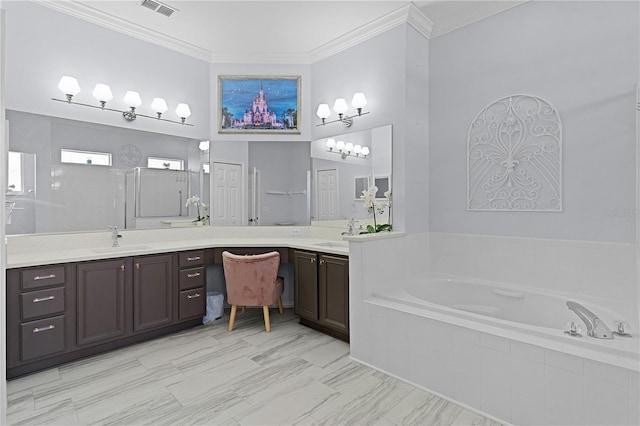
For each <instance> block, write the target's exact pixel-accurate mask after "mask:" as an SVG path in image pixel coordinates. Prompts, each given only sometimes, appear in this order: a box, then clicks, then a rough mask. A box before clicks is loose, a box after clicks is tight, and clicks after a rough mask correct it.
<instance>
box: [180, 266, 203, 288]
mask: <svg viewBox="0 0 640 426" xmlns="http://www.w3.org/2000/svg"><path fill="white" fill-rule="evenodd" d="M204 286H205V278H204V266H201V267H199V268H189V269H182V270H181V271H180V290H187V289H190V288H195V287H204Z"/></svg>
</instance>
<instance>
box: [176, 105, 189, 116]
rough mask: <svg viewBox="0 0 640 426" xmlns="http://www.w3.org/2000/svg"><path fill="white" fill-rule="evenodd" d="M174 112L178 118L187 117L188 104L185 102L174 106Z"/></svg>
mask: <svg viewBox="0 0 640 426" xmlns="http://www.w3.org/2000/svg"><path fill="white" fill-rule="evenodd" d="M176 114H178V117H180V118H188V117H189V116H190V115H191V110H190V109H189V105H187V104H178V107H177V108H176Z"/></svg>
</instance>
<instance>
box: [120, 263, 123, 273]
mask: <svg viewBox="0 0 640 426" xmlns="http://www.w3.org/2000/svg"><path fill="white" fill-rule="evenodd" d="M120 270H121V271H124V263H123V264H122V265H120Z"/></svg>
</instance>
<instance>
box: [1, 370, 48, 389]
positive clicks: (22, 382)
mask: <svg viewBox="0 0 640 426" xmlns="http://www.w3.org/2000/svg"><path fill="white" fill-rule="evenodd" d="M56 380H60V370H58V368H50V369H48V370H44V371H39V372H37V373H33V374H30V375H28V376H24V377H19V378H17V379H13V380H9V381H8V382H7V394H9V395H11V394H12V393H15V392H21V391H23V390H25V389H32V388H33V387H35V386H40V385H44V384H46V383H50V382H55V381H56Z"/></svg>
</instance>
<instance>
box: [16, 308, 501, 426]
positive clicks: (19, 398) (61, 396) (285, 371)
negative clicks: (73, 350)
mask: <svg viewBox="0 0 640 426" xmlns="http://www.w3.org/2000/svg"><path fill="white" fill-rule="evenodd" d="M271 318H272V329H271V333H269V334H267V333H265V332H264V329H263V323H262V311H261V310H260V309H248V310H247V313H246V314H244V315H241V314H239V315H238V319H237V322H236V328H235V329H234V331H233V332H231V333H229V332H227V321H228V318H226V317H225V318H224V319H222V320H218V321H216V322H215V323H213V324H210V325H207V326H202V327H197V328H194V329H190V330H186V331H183V332H180V333H177V334H173V335H170V336H166V337H162V338H159V339H155V340H153V341H149V342H145V343H141V344H137V345H133V346H129V347H127V348H123V349H119V350H116V351H113V352H110V353H107V354H102V355H98V356H94V357H91V358H88V359H84V360H80V361H77V362H74V363H70V364H67V365H63V366H60V367H58V368H53V369H50V370H46V371H42V372H40V373H36V374H33V375H30V376H26V377H22V378H19V379H15V380H12V381H10V382H9V383H8V404H9V407H8V422H9V424H11V425H18V424H30V425H89V424H100V425H111V424H114V425H138V424H140V425H192V424H200V425H294V424H299V425H316V424H317V425H325V424H326V425H348V424H353V425H405V424H411V425H492V426H493V425H497V423H495V422H492V421H490V420H488V419H485V418H483V417H482V416H480V415H478V414H475V413H473V412H471V411H468V410H466V409H464V408H462V407H459V406H457V405H455V404H453V403H451V402H448V401H445V400H443V399H440V398H438V397H437V396H434V395H431V394H430V393H428V392H425V391H423V390H421V389H418V388H415V387H413V386H411V385H408V384H406V383H403V382H401V381H399V380H396V379H394V378H392V377H389V376H387V375H385V374H382V373H380V372H378V371H376V370H373V369H371V368H369V367H366V366H363V365H361V364H358V363H357V362H354V361H351V360H350V359H349V345H348V344H346V343H344V342H341V341H339V340H336V339H333V338H331V337H329V336H326V335H324V334H321V333H318V332H316V331H314V330H311V329H309V328H307V327H304V326H301V325H299V324H298V319H297V317H296V316H295V315H294V314H293V312H292V311H291V310H286V312H285V314H284V315H282V316H281V315H278V314H277V312H272V315H271Z"/></svg>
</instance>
